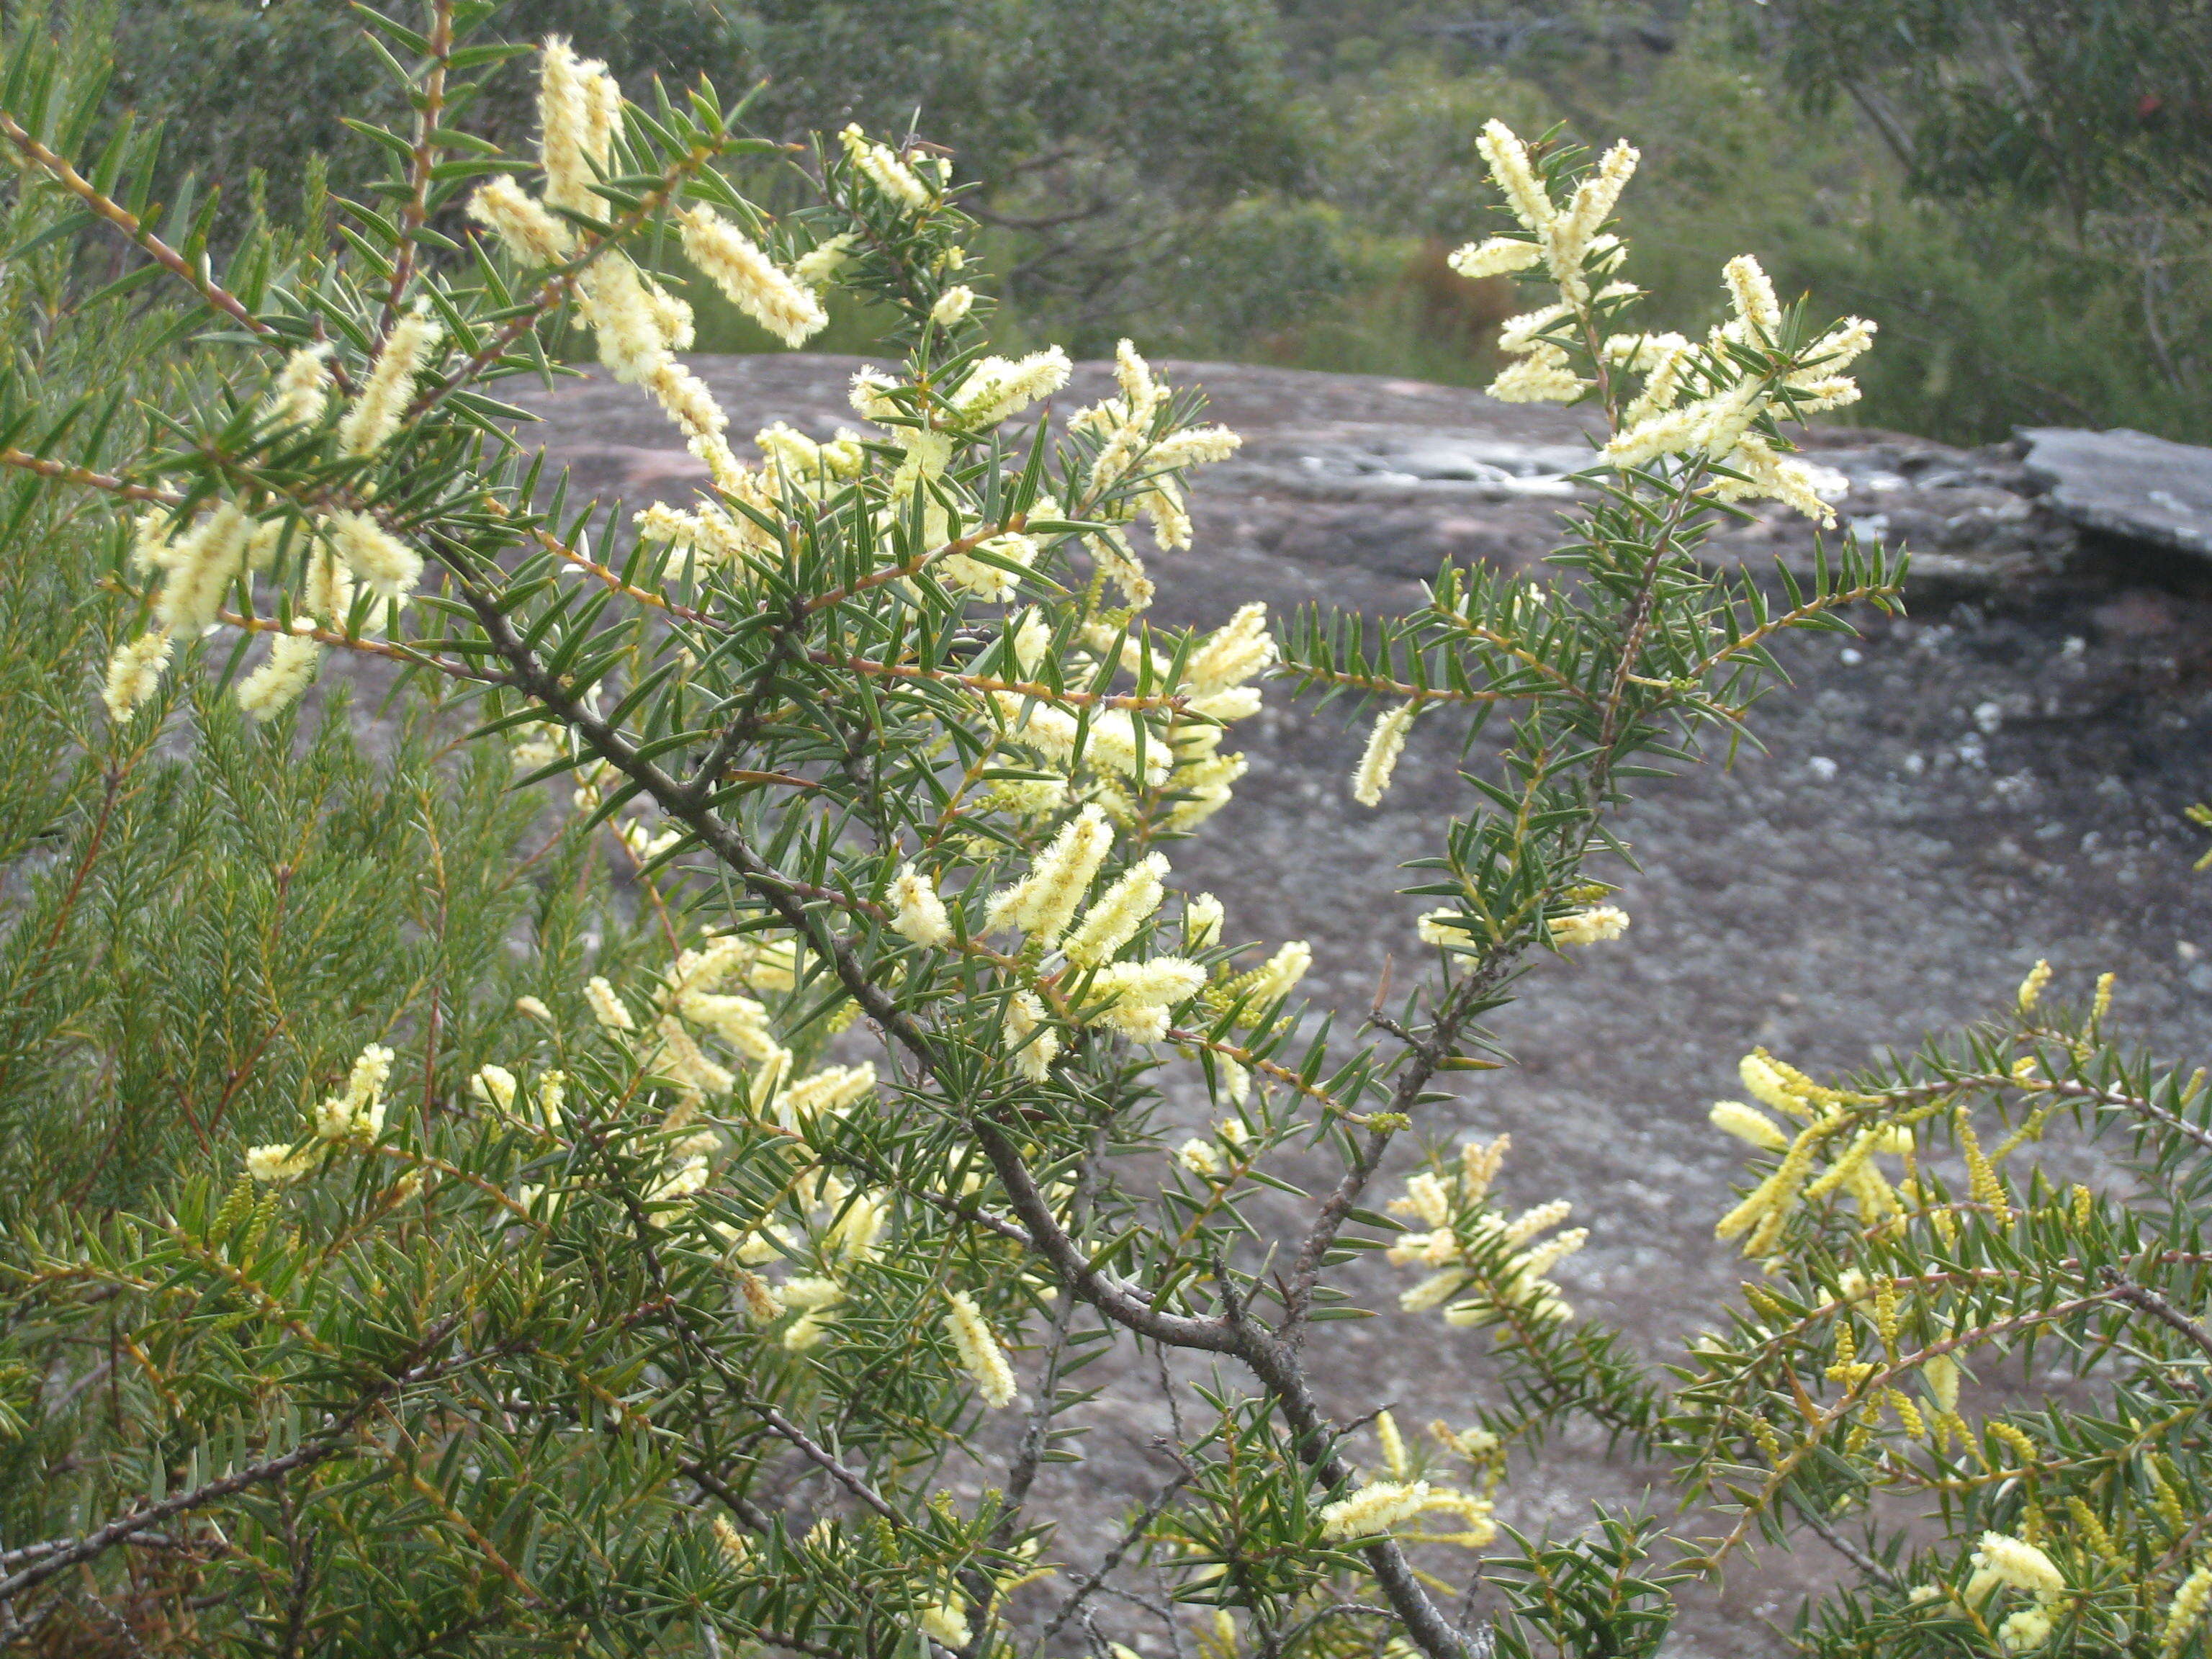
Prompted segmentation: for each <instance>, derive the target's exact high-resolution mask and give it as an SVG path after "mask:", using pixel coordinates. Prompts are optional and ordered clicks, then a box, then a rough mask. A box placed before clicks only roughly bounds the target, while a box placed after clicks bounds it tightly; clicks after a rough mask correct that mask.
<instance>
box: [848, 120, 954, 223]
mask: <svg viewBox="0 0 2212 1659" xmlns="http://www.w3.org/2000/svg"><path fill="white" fill-rule="evenodd" d="M837 139H838V142H839V143H841V144H842V145H843V146H844V149H845V155H846V156H847V158H848V160H850V161H851V162H852V163H853V165H854V167H855V168H857V169H858V170H859V171H860V173H861V175H862V176H863V177H865V178H866V179H867V180H868V182H869V183H871V184H872V185H874V186H875V187H876V189H877V190H878V191H880V192H881V193H882V194H883V196H884V199H885V200H887V201H889V202H890V203H892V204H894V205H896V206H898V207H901V208H904V209H908V210H912V211H914V212H917V213H918V212H921V211H922V210H925V209H927V207H928V206H929V205H930V204H931V203H933V201H935V200H936V198H937V195H936V192H935V191H933V190H932V189H931V188H930V187H929V186H928V185H925V184H924V183H922V181H921V175H920V174H919V173H916V172H915V169H914V167H913V166H912V165H911V163H910V161H909V160H908V157H906V156H902V155H900V154H899V153H898V152H897V151H896V150H895V149H892V148H891V147H890V145H889V144H879V143H876V142H875V141H874V140H873V139H872V138H870V137H868V135H867V134H866V133H865V132H863V131H860V128H859V127H857V126H848V127H847V128H846V129H845V130H844V131H842V132H841V133H839V134H838V135H837Z"/></svg>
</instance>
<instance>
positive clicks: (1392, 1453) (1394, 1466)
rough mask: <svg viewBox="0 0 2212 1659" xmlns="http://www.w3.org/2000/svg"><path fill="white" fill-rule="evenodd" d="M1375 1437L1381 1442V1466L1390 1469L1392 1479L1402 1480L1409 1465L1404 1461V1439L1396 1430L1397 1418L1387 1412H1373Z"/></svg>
mask: <svg viewBox="0 0 2212 1659" xmlns="http://www.w3.org/2000/svg"><path fill="white" fill-rule="evenodd" d="M1375 1437H1376V1439H1377V1440H1379V1441H1380V1442H1382V1443H1383V1468H1386V1469H1388V1470H1389V1471H1390V1474H1391V1476H1392V1478H1393V1479H1395V1480H1404V1479H1405V1478H1406V1472H1407V1468H1408V1467H1409V1466H1408V1464H1407V1461H1406V1441H1405V1437H1403V1436H1402V1435H1401V1434H1400V1433H1399V1432H1398V1421H1397V1419H1395V1418H1394V1417H1392V1416H1391V1415H1390V1413H1388V1412H1377V1413H1375Z"/></svg>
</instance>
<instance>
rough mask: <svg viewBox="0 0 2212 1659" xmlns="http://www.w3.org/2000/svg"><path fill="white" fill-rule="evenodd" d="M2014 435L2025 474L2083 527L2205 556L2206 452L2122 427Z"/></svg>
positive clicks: (2211, 528) (2211, 453) (2210, 460)
mask: <svg viewBox="0 0 2212 1659" xmlns="http://www.w3.org/2000/svg"><path fill="white" fill-rule="evenodd" d="M2021 438H2022V440H2023V441H2025V442H2026V443H2027V459H2026V460H2025V461H2024V463H2023V465H2025V467H2026V469H2027V473H2028V476H2029V477H2032V478H2033V479H2035V480H2037V481H2039V482H2040V483H2045V484H2048V485H2049V486H2050V489H2051V495H2050V500H2051V506H2052V507H2053V508H2054V509H2055V510H2057V512H2058V513H2060V514H2061V515H2062V516H2063V517H2064V518H2066V519H2069V520H2072V521H2073V522H2074V523H2075V524H2077V525H2080V526H2081V527H2082V528H2083V529H2085V530H2095V531H2101V532H2105V533H2106V534H2108V535H2115V536H2124V537H2128V538H2134V539H2136V540H2139V541H2147V542H2154V543H2157V544H2160V545H2161V546H2165V547H2171V548H2173V549H2176V550H2179V551H2180V552H2184V553H2194V554H2197V555H2198V556H2202V557H2204V558H2212V449H2206V448H2203V447H2200V446H2198V445H2196V444H2178V443H2174V442H2172V441H2171V440H2169V439H2166V438H2154V437H2153V436H2151V435H2150V434H2148V432H2131V431H2130V430H2128V429H2127V428H2125V427H2121V428H2116V429H2114V430H2112V431H2110V432H2077V431H2073V430H2070V429H2069V428H2060V427H2039V428H2033V429H2030V430H2028V431H2025V432H2023V433H2021Z"/></svg>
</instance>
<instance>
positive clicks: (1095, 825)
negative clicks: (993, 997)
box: [984, 805, 1206, 1077]
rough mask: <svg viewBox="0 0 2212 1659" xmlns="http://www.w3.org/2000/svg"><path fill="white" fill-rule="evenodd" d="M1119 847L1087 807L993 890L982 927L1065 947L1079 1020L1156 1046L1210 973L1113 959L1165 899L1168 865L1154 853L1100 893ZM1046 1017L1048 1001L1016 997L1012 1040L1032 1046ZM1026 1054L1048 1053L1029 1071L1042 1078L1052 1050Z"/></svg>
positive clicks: (1010, 1017)
mask: <svg viewBox="0 0 2212 1659" xmlns="http://www.w3.org/2000/svg"><path fill="white" fill-rule="evenodd" d="M1113 847H1114V829H1113V826H1112V825H1111V824H1110V823H1109V822H1108V821H1107V817H1106V814H1105V813H1104V811H1102V810H1101V809H1100V808H1099V807H1098V806H1097V805H1089V806H1085V808H1084V809H1083V810H1082V811H1080V812H1079V813H1077V814H1076V816H1075V817H1073V818H1072V819H1070V820H1069V821H1068V822H1067V823H1066V824H1065V825H1063V826H1062V827H1061V829H1060V832H1059V834H1057V835H1056V836H1054V837H1053V839H1052V841H1051V842H1050V843H1048V845H1047V846H1046V847H1045V848H1044V849H1043V850H1042V852H1040V853H1039V854H1037V855H1036V858H1035V859H1034V860H1031V861H1030V870H1029V873H1028V874H1027V875H1025V876H1024V877H1023V878H1021V879H1020V880H1019V881H1017V882H1015V883H1014V884H1012V885H1011V886H1009V887H1006V888H1002V889H1000V890H999V891H998V892H997V893H995V894H994V895H993V896H992V898H991V904H990V908H989V910H988V912H987V915H986V918H985V923H984V927H985V931H986V932H996V931H1000V930H1004V929H1012V930H1014V931H1017V932H1019V933H1023V934H1024V935H1026V936H1027V938H1028V939H1029V941H1030V945H1032V946H1033V947H1038V948H1042V949H1043V950H1046V951H1050V950H1052V949H1053V948H1054V946H1058V947H1059V950H1060V955H1061V956H1062V957H1065V958H1066V962H1067V963H1068V964H1069V968H1070V969H1072V970H1073V971H1074V972H1076V973H1081V974H1084V975H1085V977H1086V978H1087V980H1088V988H1087V990H1086V991H1085V994H1084V995H1083V997H1082V1000H1081V1001H1080V1003H1079V1006H1076V1007H1075V1008H1074V1009H1073V1011H1072V1012H1073V1018H1075V1019H1076V1020H1077V1021H1078V1022H1079V1024H1085V1025H1090V1026H1095V1027H1097V1028H1098V1029H1100V1030H1109V1031H1113V1032H1115V1033H1117V1034H1119V1035H1121V1036H1127V1037H1129V1038H1131V1039H1133V1040H1134V1041H1136V1042H1159V1041H1161V1040H1162V1039H1163V1038H1164V1037H1165V1036H1167V1032H1168V1020H1169V1011H1170V1009H1171V1008H1173V1007H1174V1006H1176V1005H1177V1004H1179V1003H1182V1002H1187V1001H1188V1000H1190V999H1191V998H1192V997H1194V996H1196V995H1197V994H1198V993H1199V992H1200V990H1202V989H1203V988H1204V987H1205V985H1206V970H1205V969H1202V968H1200V966H1198V964H1197V963H1194V962H1191V961H1190V960H1188V958H1186V957H1174V956H1164V957H1152V958H1151V959H1149V960H1146V961H1139V962H1121V961H1116V960H1115V957H1117V956H1118V955H1119V954H1120V952H1121V951H1123V950H1124V949H1126V948H1127V946H1128V945H1130V944H1131V943H1132V942H1133V941H1134V940H1135V939H1136V938H1137V936H1138V935H1139V933H1140V932H1142V931H1143V930H1144V928H1145V927H1146V925H1147V924H1148V923H1150V922H1151V921H1152V919H1153V917H1154V915H1156V914H1157V913H1158V910H1159V908H1160V907H1161V905H1162V904H1163V903H1164V902H1165V900H1166V897H1167V888H1166V884H1165V882H1164V877H1165V876H1166V875H1167V873H1168V861H1167V860H1166V859H1165V858H1164V857H1163V856H1162V855H1160V854H1157V853H1153V854H1147V855H1146V857H1145V858H1143V859H1141V860H1139V861H1138V862H1137V863H1136V864H1134V865H1133V866H1130V868H1129V869H1127V871H1125V872H1123V873H1122V874H1121V876H1120V877H1118V878H1115V881H1114V882H1113V883H1111V884H1109V886H1108V887H1107V889H1106V890H1105V891H1104V892H1103V893H1101V894H1099V895H1098V896H1097V898H1095V899H1093V898H1092V897H1091V889H1092V888H1093V886H1094V885H1096V884H1097V879H1098V872H1099V871H1100V869H1101V868H1102V867H1103V866H1104V864H1105V862H1106V860H1107V858H1108V856H1109V854H1111V853H1112V851H1113ZM1071 929H1072V930H1073V931H1072V932H1071ZM1042 1018H1043V1006H1042V1003H1041V1002H1039V1001H1038V1000H1036V998H1035V996H1034V995H1033V994H1030V993H1028V992H1021V993H1018V994H1017V995H1016V996H1015V998H1014V1000H1013V1001H1012V1003H1011V1004H1010V1005H1009V1007H1008V1010H1007V1014H1006V1026H1007V1035H1008V1036H1009V1038H1010V1040H1012V1041H1013V1042H1028V1041H1029V1040H1030V1038H1031V1036H1032V1034H1034V1033H1036V1032H1037V1031H1038V1028H1039V1025H1040V1024H1041V1022H1042ZM1056 1047H1057V1045H1056V1044H1054V1045H1053V1048H1056ZM1026 1052H1027V1053H1028V1054H1031V1055H1039V1056H1041V1057H1039V1058H1036V1059H1034V1060H1031V1061H1030V1063H1029V1065H1028V1066H1025V1067H1024V1069H1025V1070H1028V1071H1030V1073H1031V1074H1033V1075H1036V1076H1039V1077H1041V1076H1042V1068H1043V1067H1044V1066H1048V1064H1049V1063H1050V1059H1051V1053H1052V1049H1051V1048H1046V1046H1045V1044H1044V1043H1043V1042H1042V1041H1041V1040H1040V1041H1038V1042H1030V1048H1029V1049H1028V1050H1027V1051H1026Z"/></svg>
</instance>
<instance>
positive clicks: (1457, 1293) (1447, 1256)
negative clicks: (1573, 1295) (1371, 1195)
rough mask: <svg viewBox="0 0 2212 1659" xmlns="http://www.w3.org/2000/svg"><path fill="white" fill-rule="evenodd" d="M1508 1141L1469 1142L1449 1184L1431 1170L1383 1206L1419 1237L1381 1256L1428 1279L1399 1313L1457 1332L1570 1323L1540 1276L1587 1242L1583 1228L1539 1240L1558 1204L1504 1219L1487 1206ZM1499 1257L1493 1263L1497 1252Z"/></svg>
mask: <svg viewBox="0 0 2212 1659" xmlns="http://www.w3.org/2000/svg"><path fill="white" fill-rule="evenodd" d="M1511 1146H1512V1141H1511V1139H1510V1137H1508V1136H1505V1135H1500V1136H1498V1138H1497V1139H1495V1140H1492V1141H1490V1142H1489V1143H1487V1144H1484V1143H1481V1142H1478V1141H1469V1142H1468V1144H1467V1145H1466V1146H1464V1147H1463V1148H1462V1150H1461V1152H1460V1163H1459V1167H1458V1169H1457V1170H1453V1171H1452V1172H1451V1174H1450V1176H1449V1179H1447V1178H1446V1177H1445V1176H1442V1175H1439V1174H1437V1173H1435V1172H1432V1171H1424V1172H1423V1173H1421V1174H1419V1175H1416V1176H1412V1177H1411V1178H1409V1179H1408V1180H1407V1182H1406V1191H1405V1194H1404V1195H1403V1196H1402V1197H1400V1198H1397V1199H1395V1200H1392V1201H1391V1204H1390V1209H1391V1212H1392V1213H1393V1214H1396V1215H1404V1216H1411V1217H1413V1218H1418V1219H1419V1220H1420V1221H1423V1222H1425V1223H1426V1224H1427V1225H1428V1227H1429V1231H1427V1232H1409V1233H1407V1234H1405V1235H1404V1236H1403V1237H1401V1238H1400V1239H1399V1240H1398V1241H1397V1243H1395V1244H1393V1245H1392V1246H1391V1247H1390V1249H1389V1252H1388V1253H1387V1254H1388V1257H1389V1261H1390V1262H1391V1263H1392V1264H1393V1265H1394V1266H1396V1267H1428V1268H1430V1269H1431V1273H1429V1276H1428V1277H1427V1278H1425V1279H1422V1280H1421V1282H1420V1283H1419V1284H1418V1285H1413V1286H1412V1287H1410V1288H1409V1289H1407V1290H1406V1291H1403V1292H1401V1294H1400V1296H1399V1297H1398V1305H1399V1306H1400V1307H1401V1308H1403V1309H1404V1310H1406V1311H1407V1313H1425V1312H1427V1311H1429V1310H1431V1309H1433V1308H1439V1307H1440V1308H1443V1316H1444V1322H1445V1323H1446V1324H1449V1325H1456V1326H1462V1327H1472V1326H1482V1325H1492V1324H1496V1323H1498V1322H1499V1321H1500V1320H1502V1319H1505V1318H1507V1317H1509V1316H1525V1317H1528V1318H1533V1319H1536V1320H1540V1321H1542V1322H1547V1323H1549V1322H1556V1321H1560V1320H1565V1319H1569V1318H1571V1317H1572V1316H1573V1313H1574V1310H1573V1309H1572V1308H1571V1307H1570V1306H1569V1305H1568V1304H1567V1303H1566V1300H1565V1297H1563V1296H1562V1295H1561V1294H1560V1291H1559V1286H1558V1285H1555V1284H1553V1282H1552V1281H1551V1280H1550V1279H1547V1278H1546V1277H1545V1275H1546V1274H1547V1273H1550V1272H1551V1270H1552V1269H1553V1267H1557V1266H1558V1265H1559V1263H1560V1262H1561V1261H1564V1260H1565V1258H1566V1257H1568V1256H1569V1255H1572V1254H1574V1252H1575V1251H1577V1250H1578V1249H1582V1247H1583V1244H1584V1243H1587V1242H1588V1240H1589V1229H1588V1228H1585V1227H1576V1228H1572V1229H1571V1230H1569V1231H1565V1232H1561V1233H1555V1234H1553V1237H1550V1238H1542V1237H1541V1235H1542V1234H1545V1233H1548V1232H1551V1231H1552V1230H1553V1228H1555V1227H1557V1226H1559V1224H1560V1223H1562V1222H1564V1221H1565V1219H1566V1218H1567V1217H1568V1214H1569V1212H1570V1210H1569V1206H1568V1204H1567V1202H1566V1200H1564V1199H1558V1200H1553V1201H1552V1202H1551V1203H1549V1204H1540V1205H1537V1206H1534V1207H1533V1208H1531V1209H1527V1210H1524V1211H1522V1212H1521V1213H1520V1214H1519V1215H1517V1216H1516V1217H1514V1218H1512V1219H1510V1220H1508V1219H1507V1218H1505V1216H1504V1214H1503V1212H1499V1211H1498V1210H1496V1209H1494V1208H1492V1207H1491V1206H1490V1205H1489V1204H1488V1202H1487V1200H1488V1197H1489V1193H1490V1188H1491V1183H1492V1182H1494V1181H1495V1180H1496V1179H1497V1178H1498V1168H1499V1166H1500V1165H1502V1164H1504V1161H1505V1154H1506V1152H1508V1150H1510V1147H1511ZM1501 1249H1504V1250H1505V1251H1507V1252H1509V1254H1506V1255H1504V1257H1503V1259H1502V1261H1501V1259H1500V1256H1499V1251H1500V1250H1501Z"/></svg>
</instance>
